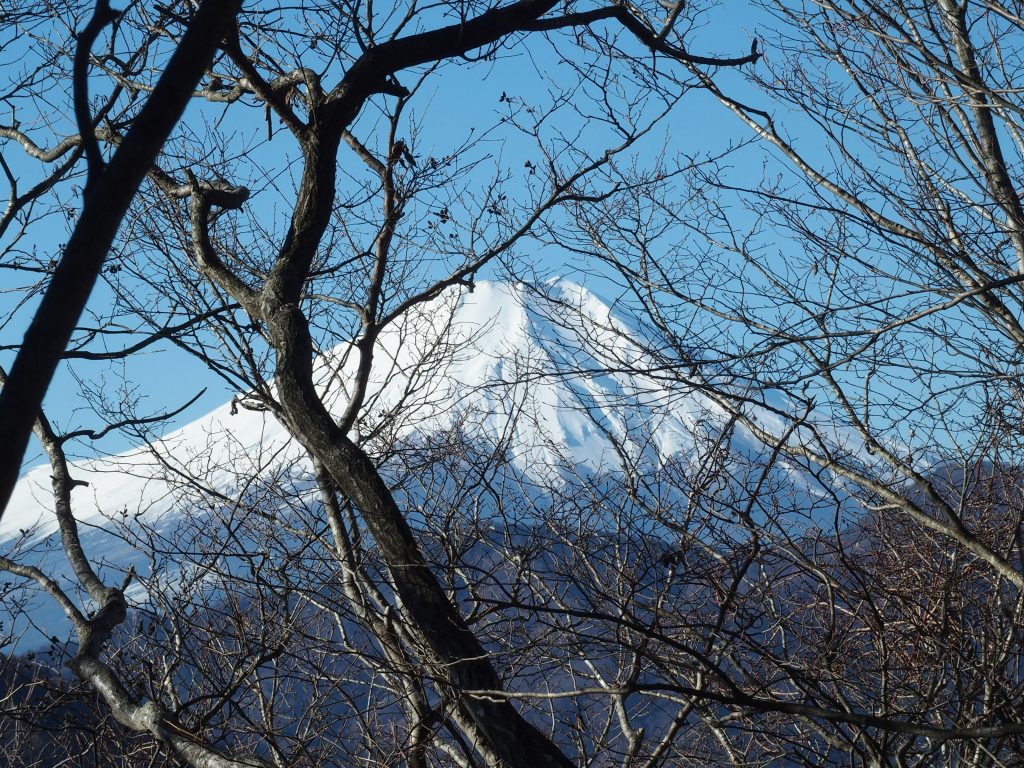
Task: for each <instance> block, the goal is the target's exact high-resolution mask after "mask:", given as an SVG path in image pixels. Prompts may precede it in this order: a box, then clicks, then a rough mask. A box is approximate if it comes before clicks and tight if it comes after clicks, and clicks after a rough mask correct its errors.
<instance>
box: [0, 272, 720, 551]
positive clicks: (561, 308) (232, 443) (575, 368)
mask: <svg viewBox="0 0 1024 768" xmlns="http://www.w3.org/2000/svg"><path fill="white" fill-rule="evenodd" d="M608 350H610V353H609V352H608ZM641 359H642V354H641V352H640V350H639V349H638V348H636V347H634V345H632V344H631V342H630V332H629V329H628V327H627V326H626V325H625V324H623V322H622V321H620V320H617V319H616V318H615V317H614V314H613V312H612V310H611V309H610V307H609V306H608V305H607V304H606V303H604V302H602V301H601V300H600V299H598V298H597V297H596V296H595V295H594V294H592V293H591V292H589V291H588V290H586V289H585V288H583V287H582V286H579V285H576V284H574V283H571V282H569V281H565V280H559V281H553V282H551V283H549V284H548V285H547V286H546V287H545V290H544V293H543V295H541V294H540V293H538V292H536V291H534V290H532V289H530V288H529V287H528V286H526V285H524V284H510V283H499V282H478V283H477V284H476V285H475V286H474V287H473V288H468V287H464V286H459V287H455V288H452V289H449V290H448V291H446V292H445V293H443V294H442V295H441V296H440V297H439V298H437V299H435V300H433V301H431V302H428V303H426V304H424V305H421V306H420V307H418V308H417V309H414V310H413V311H412V312H410V313H409V314H408V316H407V317H404V318H402V319H400V320H399V321H396V323H395V324H394V325H393V326H391V327H389V328H388V329H386V330H385V331H384V332H383V333H382V334H381V336H380V338H379V340H378V342H377V345H376V348H375V354H374V367H373V374H372V376H371V379H370V383H369V386H368V390H367V398H366V402H365V403H364V407H363V409H362V413H363V417H362V418H361V420H360V421H359V422H358V424H357V432H361V433H362V434H366V433H368V432H370V431H372V430H373V428H374V427H375V426H377V422H378V421H379V419H380V417H381V415H382V414H390V415H395V416H397V418H396V419H395V422H394V426H393V429H392V431H391V432H390V435H391V436H392V437H398V438H406V437H410V436H412V435H414V434H416V433H422V434H428V433H430V432H436V431H438V430H443V429H447V428H451V427H453V426H456V425H458V427H459V428H460V429H462V430H463V431H468V432H471V433H473V434H474V435H476V436H478V437H480V438H483V439H489V440H493V441H496V442H497V441H499V440H500V441H504V442H505V443H507V445H508V447H509V449H510V451H511V454H512V457H513V461H514V463H515V464H516V465H517V466H518V467H519V468H520V469H522V470H524V471H526V472H532V473H538V472H544V471H545V468H547V467H551V466H553V465H555V464H558V463H562V462H568V463H570V464H575V465H577V466H579V467H584V468H586V469H588V470H591V471H597V470H601V469H613V468H614V467H615V466H616V463H617V455H618V454H617V453H616V450H615V445H614V444H613V440H612V439H611V438H615V440H616V441H618V440H622V441H624V442H625V444H626V445H627V446H629V445H630V443H629V440H630V439H631V437H630V436H631V432H632V431H633V426H634V425H635V424H644V425H645V427H646V430H647V432H648V433H649V437H650V438H651V440H652V444H653V445H654V446H655V448H656V452H657V453H658V454H661V455H673V454H679V453H685V452H686V451H688V450H692V448H693V445H694V441H693V431H694V429H695V425H696V424H697V423H698V422H699V421H701V420H706V419H707V418H708V416H709V414H713V413H715V412H716V411H717V409H716V408H715V407H714V406H713V405H711V404H710V403H709V402H708V401H706V400H705V399H704V398H702V397H700V396H696V395H694V396H690V397H686V398H678V397H676V398H672V399H671V404H670V405H669V404H668V403H669V398H667V397H665V393H664V392H663V391H661V389H660V387H659V386H658V385H655V384H654V383H653V382H651V381H644V380H643V377H638V376H635V375H633V374H631V373H628V372H623V371H622V370H617V371H616V370H611V371H609V370H607V369H608V368H609V367H619V368H620V369H621V366H620V365H619V361H621V360H641ZM355 365H356V359H355V354H354V353H353V347H352V345H351V344H342V345H339V346H338V347H336V348H334V349H333V350H331V351H329V352H326V353H325V354H323V355H322V356H321V359H320V361H319V365H318V372H319V379H320V381H319V383H320V386H321V388H322V390H323V391H324V392H325V399H326V400H327V402H328V403H329V405H330V407H331V408H332V410H333V411H334V412H336V413H338V414H340V413H341V412H342V411H343V410H344V406H345V405H346V404H347V402H348V399H349V396H350V393H349V392H348V391H347V389H346V384H347V383H348V382H350V381H351V374H352V372H353V371H354V370H355ZM233 410H235V409H234V408H233V407H232V406H231V404H230V403H226V404H224V405H222V406H220V407H219V408H217V409H215V410H213V411H212V412H210V413H208V414H206V415H205V416H203V417H201V418H199V419H197V420H196V421H194V422H192V423H190V424H188V425H186V426H184V427H182V428H180V429H178V430H175V431H174V432H171V433H170V434H168V435H166V436H165V437H163V438H162V439H160V440H158V441H156V442H155V443H153V444H152V445H150V446H142V447H140V448H137V449H134V450H131V451H128V452H125V453H122V454H119V455H117V456H112V457H106V458H102V459H98V460H90V461H80V462H76V463H75V464H74V465H73V467H72V476H73V477H74V478H76V479H80V480H83V481H85V482H88V483H89V485H88V486H87V487H84V488H82V489H79V490H76V491H75V499H74V500H75V508H76V514H77V515H78V517H79V520H80V521H82V522H86V523H91V522H98V521H99V520H100V519H101V518H102V517H103V516H105V515H106V516H109V515H121V516H125V515H140V514H141V515H145V516H146V517H147V519H153V520H155V519H158V518H159V517H160V516H161V515H163V514H164V513H166V512H168V511H170V510H171V509H172V508H173V507H174V504H175V495H174V493H173V492H172V489H171V488H170V485H169V482H168V480H167V476H168V474H169V475H170V476H171V477H173V476H174V475H178V476H179V477H184V476H186V475H193V476H195V477H197V478H200V479H201V481H202V483H203V484H204V485H207V486H209V487H212V488H214V489H218V490H221V491H223V490H225V488H224V484H225V483H229V482H231V478H234V477H237V476H238V474H239V473H238V469H239V463H240V462H241V463H243V464H244V463H245V462H249V463H251V464H252V471H253V472H260V471H265V470H266V468H267V466H268V462H276V463H283V462H289V463H295V462H301V461H302V459H301V452H300V449H299V448H298V447H297V446H296V445H294V443H292V442H291V441H290V440H289V438H288V436H287V433H286V431H285V429H284V427H283V426H282V425H280V424H279V423H278V422H277V421H276V419H274V417H273V416H271V415H270V414H268V413H266V412H260V411H250V410H246V409H238V410H237V413H234V414H233V413H232V411H233ZM610 436H611V437H610ZM257 457H259V458H257ZM229 470H230V471H229ZM49 474H50V472H49V468H48V467H45V466H44V467H38V468H36V469H33V470H31V471H30V472H28V473H27V474H26V475H25V476H24V477H23V478H22V479H21V480H20V481H19V483H18V486H17V488H16V490H15V493H14V496H13V498H12V500H11V503H10V505H9V507H8V509H7V511H6V512H5V514H4V517H3V520H2V522H0V542H2V541H4V540H10V539H12V538H15V539H16V538H19V537H20V536H21V532H22V531H27V530H34V531H35V533H36V534H39V535H45V534H48V533H50V532H52V531H53V530H54V529H55V527H56V522H55V521H54V520H53V516H52V512H51V511H50V510H51V509H52V500H51V499H50V494H49Z"/></svg>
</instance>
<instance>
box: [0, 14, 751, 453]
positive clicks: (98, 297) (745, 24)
mask: <svg viewBox="0 0 1024 768" xmlns="http://www.w3.org/2000/svg"><path fill="white" fill-rule="evenodd" d="M749 14H750V6H749V5H748V4H747V3H743V2H727V3H723V4H721V6H720V7H718V8H716V10H715V12H714V13H713V14H709V15H708V16H707V17H706V19H705V20H704V25H703V26H701V27H698V28H696V29H694V30H693V32H692V33H691V35H690V38H689V46H690V49H691V50H692V51H693V52H697V53H702V54H721V55H736V54H742V53H744V52H745V51H746V50H748V48H749V44H750V40H751V38H752V36H754V35H755V34H757V31H758V27H757V21H756V20H755V19H753V18H751V17H750V15H749ZM545 51H546V46H545V45H543V44H539V45H532V46H531V47H530V49H529V53H527V52H525V51H523V50H521V49H515V50H514V52H513V53H512V54H511V55H510V56H508V57H504V58H500V59H499V60H498V61H496V62H494V63H489V64H480V65H477V66H474V67H469V68H467V67H461V68H459V67H449V68H448V69H447V71H446V72H444V73H441V74H440V75H439V76H437V77H435V78H434V79H433V80H432V82H430V83H429V84H428V85H427V86H426V87H424V88H423V90H422V91H421V92H420V93H419V94H418V95H417V98H416V99H415V100H414V101H413V102H412V103H411V105H410V107H411V109H410V111H409V115H411V116H422V117H423V123H422V126H423V132H422V134H421V135H420V140H419V143H418V145H417V147H416V151H417V152H418V153H419V154H425V155H435V154H436V155H442V154H444V153H445V152H446V151H450V148H451V147H452V146H454V145H457V144H458V143H459V142H460V141H462V140H463V139H465V138H469V137H470V136H471V135H472V130H471V129H474V130H478V129H479V126H480V125H481V123H482V122H484V121H485V120H487V119H488V118H490V119H491V120H496V119H498V117H500V115H501V114H502V110H505V109H507V107H506V106H505V102H503V101H502V99H501V97H502V95H503V94H507V95H508V96H509V97H516V96H518V97H521V98H523V99H524V101H529V100H530V99H531V98H532V97H533V94H531V92H530V89H531V88H536V87H538V85H541V84H540V83H539V82H538V80H537V79H536V78H535V77H533V76H532V75H531V73H532V71H534V70H535V69H539V70H544V69H545V68H547V67H553V66H554V61H555V58H554V55H553V53H551V51H550V49H549V48H548V49H547V52H545ZM16 53H17V51H16V50H14V51H12V49H11V48H10V47H9V48H8V50H7V51H6V55H7V56H8V57H10V56H12V55H15V54H16ZM769 55H770V52H769ZM545 57H548V59H549V60H545ZM659 66H661V67H670V66H673V64H672V63H671V62H667V61H664V60H662V61H661V62H659ZM723 77H724V78H725V79H726V80H727V81H729V82H730V83H731V85H732V86H733V87H742V86H741V78H740V77H739V76H738V75H730V74H725V75H723ZM221 109H222V108H221V107H218V106H215V107H211V106H210V105H205V104H196V105H194V106H193V107H192V108H191V113H192V115H193V116H199V115H200V114H203V113H205V115H207V118H206V119H216V115H217V114H218V113H219V112H220V110H221ZM246 112H247V114H245V115H244V116H245V117H246V118H247V119H246V120H245V121H239V131H240V135H241V136H244V135H245V131H250V132H252V131H254V130H255V131H256V132H262V131H264V130H265V124H264V123H263V121H262V119H261V118H262V115H260V114H259V112H258V110H247V111H246ZM236 113H239V114H242V113H241V112H239V111H236V110H232V111H231V114H232V115H234V114H236ZM211 115H212V116H213V117H212V118H211ZM18 117H19V120H21V121H22V123H23V125H24V126H25V127H26V129H28V128H29V127H36V128H38V129H39V131H38V133H39V135H42V136H45V131H44V130H43V124H46V123H49V124H53V125H56V126H58V127H59V126H60V124H61V123H63V124H64V125H65V126H67V124H68V121H67V119H66V117H67V116H66V115H63V116H57V115H54V114H39V115H34V116H33V115H29V114H26V112H25V109H24V108H23V109H22V111H21V113H20V114H19V115H18ZM229 119H234V118H233V117H231V118H229ZM374 120H375V117H374V114H373V108H372V107H370V108H368V109H367V110H365V111H364V114H363V115H362V116H361V118H360V120H359V122H357V124H356V132H357V133H358V132H359V131H362V132H363V133H364V135H369V133H370V132H371V130H372V125H371V123H372V122H373V121H374ZM189 122H191V121H189ZM68 127H69V126H68ZM478 135H479V134H478ZM587 135H588V134H587V133H583V134H581V136H587ZM746 135H747V132H746V131H745V129H744V128H743V127H742V126H740V125H739V124H738V122H737V121H736V120H735V119H734V118H733V117H732V116H731V115H729V114H728V113H727V112H726V111H725V110H724V109H722V108H721V107H720V106H719V105H718V104H717V103H716V102H715V101H714V100H713V99H712V98H711V97H710V96H708V95H707V94H704V93H701V92H697V91H693V92H691V93H689V94H688V95H687V96H686V98H685V99H684V101H683V104H682V107H681V108H680V109H678V110H677V111H676V112H674V113H673V117H672V119H671V120H669V121H666V122H665V123H664V124H663V125H661V126H660V127H659V128H658V129H656V130H655V131H654V132H653V133H652V134H651V136H650V137H648V139H646V140H645V145H643V146H642V147H641V154H642V153H643V152H647V151H650V152H652V153H653V152H656V151H658V150H659V149H661V148H663V147H664V148H666V149H667V150H668V151H669V152H682V153H695V154H696V153H701V152H709V153H713V152H716V151H718V150H720V149H721V148H722V147H724V146H725V145H727V144H728V143H729V142H732V141H736V140H739V139H742V138H744V137H745V136H746ZM587 140H589V139H587ZM40 141H41V142H42V141H43V139H40ZM284 146H291V145H289V144H286V142H279V141H278V140H276V139H275V141H274V142H272V143H271V144H269V145H265V146H264V147H263V149H262V151H264V152H269V153H271V155H272V154H273V153H275V152H279V151H281V150H278V149H277V147H284ZM2 151H3V155H4V158H5V159H6V160H7V161H8V163H9V164H10V165H11V167H12V169H13V170H14V172H15V174H16V175H18V176H19V177H22V178H23V179H24V180H25V181H23V182H22V183H23V184H27V183H28V182H27V180H28V179H32V178H34V177H37V174H38V166H37V165H36V161H34V160H31V159H29V158H27V157H25V156H24V154H23V153H22V152H21V151H20V148H19V147H17V146H16V145H11V144H7V145H5V146H3V148H2ZM292 151H294V150H293V148H292ZM531 151H532V147H530V146H528V145H525V144H517V141H516V139H515V138H510V137H509V136H508V135H505V136H498V137H496V138H495V140H494V142H493V148H492V155H493V159H492V162H493V164H494V165H495V166H498V167H502V166H507V167H508V168H520V167H521V166H522V165H523V163H524V158H529V157H530V152H531ZM343 162H351V156H346V155H343ZM758 173H760V168H754V169H753V170H752V172H751V174H752V175H751V176H750V178H749V183H751V184H756V183H757V181H758V178H757V174H758ZM524 182H528V177H526V176H525V174H524ZM74 202H75V201H74V199H73V198H72V199H70V200H69V201H68V204H69V205H73V204H74ZM258 205H265V204H264V203H263V202H262V201H261V202H260V203H258ZM286 206H287V201H285V204H284V205H283V206H282V207H281V208H278V209H277V210H276V211H275V210H273V209H271V208H270V207H269V206H266V207H264V208H261V209H260V210H259V212H258V215H260V216H265V217H276V219H275V223H276V224H280V225H281V226H283V222H284V215H285V214H284V213H283V212H282V211H286V210H287V207H286ZM277 219H280V221H277ZM70 224H71V222H70V221H69V220H68V219H67V218H66V217H64V216H59V215H54V216H51V217H50V218H49V220H48V225H47V226H46V227H36V228H35V229H34V230H33V231H32V232H31V240H30V242H27V243H22V247H26V246H28V245H30V246H31V247H33V248H36V249H38V250H39V252H40V253H53V254H56V253H57V252H58V251H59V246H60V244H61V243H62V242H63V239H64V238H65V237H66V228H67V227H68V226H70ZM532 257H533V259H534V260H535V262H536V264H537V266H538V268H539V269H540V270H541V271H543V272H546V273H549V274H569V275H570V276H573V277H575V278H577V279H580V278H581V273H580V272H579V271H578V270H575V269H574V266H573V265H572V264H569V263H567V262H566V261H565V260H564V254H561V253H558V252H556V251H554V250H552V249H549V250H547V251H543V252H540V253H534V254H532ZM488 276H494V272H493V271H491V272H490V273H489V272H488V271H487V270H485V272H484V273H483V274H482V275H481V277H485V278H486V277H488ZM18 277H20V275H17V274H15V275H14V276H13V277H12V275H11V273H8V272H6V271H0V288H9V287H10V286H11V285H12V284H13V280H14V279H15V278H18ZM594 287H595V288H596V289H597V290H599V291H600V290H601V286H600V285H594ZM11 296H12V294H0V313H3V314H5V315H6V314H9V313H10V312H11V310H12V307H11ZM109 301H110V295H109V291H108V289H106V288H105V287H104V286H102V285H100V286H99V287H98V288H97V290H96V292H95V293H94V294H93V296H92V298H91V301H90V307H94V308H102V307H103V306H104V304H105V303H106V302H109ZM27 309H28V307H23V308H21V309H20V311H19V312H18V314H17V315H16V316H15V318H14V321H13V322H11V323H10V324H8V325H7V326H6V327H5V328H4V329H3V330H2V332H0V333H2V336H0V341H2V343H3V344H4V345H9V344H12V343H15V340H16V339H17V338H18V337H19V336H20V334H21V333H22V332H23V330H24V327H25V325H26V323H27V321H28V318H29V312H28V311H27ZM83 324H88V320H86V321H84V322H83ZM11 359H12V354H11V353H10V352H3V353H0V362H3V364H5V365H7V366H9V365H10V361H11ZM75 371H76V374H77V376H79V377H81V378H82V379H84V380H86V381H89V382H93V383H95V384H101V383H102V384H103V385H104V388H105V389H106V391H107V394H108V396H109V397H114V398H116V397H120V396H122V394H123V396H125V397H128V398H141V403H140V411H141V412H146V411H158V410H161V409H173V408H177V407H179V406H180V405H182V404H183V403H184V402H186V401H188V400H189V399H191V398H192V396H193V395H195V394H196V393H198V392H199V391H200V390H202V389H204V388H205V389H206V390H207V392H206V394H205V396H203V397H202V398H201V399H200V400H199V401H198V402H197V403H195V404H194V405H192V406H191V407H190V408H188V409H187V410H186V411H184V412H183V413H182V414H180V415H178V416H177V417H175V418H174V419H172V420H171V421H170V422H169V424H168V425H167V426H166V428H171V427H173V426H175V425H180V424H182V423H185V422H187V421H189V420H192V419H194V418H197V417H199V416H200V415H202V414H203V413H205V412H206V411H208V410H209V409H211V408H213V407H215V406H216V405H219V404H220V403H222V402H224V401H226V400H227V399H229V398H230V397H231V395H232V394H233V392H232V391H231V390H230V389H228V388H227V387H226V386H225V384H224V382H223V381H222V380H221V379H219V378H217V377H216V376H214V375H212V374H211V373H210V372H209V371H208V370H207V369H206V367H205V366H204V365H203V364H202V363H200V362H199V361H197V360H196V359H195V358H193V357H191V356H189V355H187V354H184V353H182V352H181V351H179V350H176V349H174V348H172V347H170V346H169V345H158V346H155V347H153V348H151V349H150V350H149V351H147V352H146V353H145V354H142V355H135V356H133V357H132V358H131V359H130V360H129V361H128V362H127V363H121V362H118V363H114V364H107V363H95V362H90V363H84V364H81V363H80V364H77V365H76V367H75ZM46 411H47V414H48V416H49V417H50V418H51V420H53V421H54V422H55V424H56V425H57V426H58V427H59V428H61V429H77V428H83V427H85V428H91V429H97V428H99V427H101V426H102V423H101V422H100V420H99V419H98V418H97V417H96V416H95V415H94V414H93V413H92V412H91V411H90V410H89V409H88V407H87V406H86V404H85V403H84V401H83V398H82V383H81V381H80V380H79V379H78V378H76V376H75V375H72V374H71V373H70V372H69V371H68V369H67V367H63V368H62V369H61V371H60V372H59V374H58V376H57V377H56V379H55V380H54V382H53V385H52V386H51V388H50V390H49V392H48V394H47V398H46ZM135 441H136V439H135V438H134V437H133V436H130V435H124V434H121V433H118V432H114V433H111V434H110V435H109V436H107V437H106V438H104V439H103V440H102V441H99V442H98V443H95V444H85V445H73V446H70V449H71V451H72V453H75V452H78V453H84V454H86V455H88V454H90V453H92V452H94V451H95V452H99V453H110V452H116V451H120V450H123V449H125V448H127V447H129V446H130V445H131V444H133V443H134V442H135ZM40 459H41V457H40V456H39V452H38V450H37V449H36V447H35V446H32V448H31V454H30V456H29V457H28V463H29V464H35V463H38V462H39V461H40Z"/></svg>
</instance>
